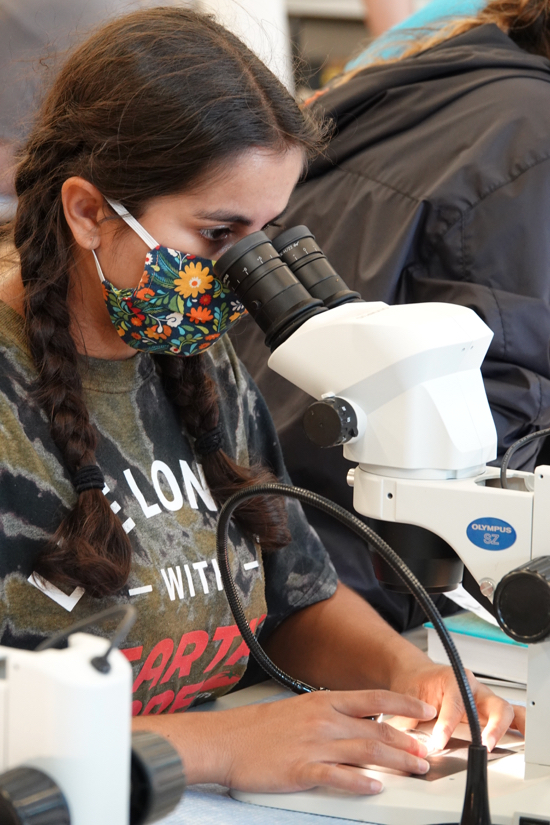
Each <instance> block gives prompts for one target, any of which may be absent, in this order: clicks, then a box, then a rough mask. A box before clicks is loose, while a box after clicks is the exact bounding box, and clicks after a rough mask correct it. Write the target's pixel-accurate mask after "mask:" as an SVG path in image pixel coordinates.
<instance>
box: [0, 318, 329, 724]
mask: <svg viewBox="0 0 550 825" xmlns="http://www.w3.org/2000/svg"><path fill="white" fill-rule="evenodd" d="M205 357H207V358H209V359H210V369H211V374H212V376H213V377H214V379H215V380H216V382H217V385H218V391H219V398H220V402H219V404H220V424H221V426H222V428H223V432H224V446H225V449H226V451H227V452H228V453H229V454H230V455H231V456H233V457H234V458H236V459H237V460H238V462H239V463H240V464H243V465H247V464H248V463H249V461H251V460H253V459H261V460H262V461H263V462H264V463H267V464H268V465H269V466H270V467H271V468H272V469H273V470H274V472H275V473H276V474H277V475H278V476H279V477H280V478H282V479H284V480H288V479H287V477H286V476H285V470H284V467H283V462H282V458H281V453H280V449H279V445H278V441H277V437H276V435H275V431H274V428H273V425H272V422H271V418H270V416H269V413H268V412H267V409H266V407H265V404H264V402H263V399H262V398H261V396H260V395H259V393H258V391H257V389H256V387H255V386H254V384H253V382H252V381H251V379H250V378H249V376H248V375H247V373H246V372H245V370H244V368H243V367H242V366H241V364H240V363H239V361H238V360H237V358H236V356H235V355H234V353H233V350H232V349H231V345H230V343H229V342H228V340H227V338H226V337H225V338H223V339H221V340H220V342H219V343H217V344H216V345H215V346H214V347H212V348H211V349H210V350H208V353H207V354H206V355H205ZM80 371H81V375H82V380H83V385H84V391H85V398H86V403H87V406H88V410H89V412H90V416H91V420H92V421H93V423H94V424H95V425H96V427H97V429H98V431H99V434H100V439H99V444H98V448H97V451H96V456H97V463H98V465H99V467H100V468H101V470H102V472H103V475H104V477H105V480H106V487H105V489H104V493H105V495H106V496H107V498H108V500H109V501H110V503H111V507H112V509H113V511H114V512H115V514H116V515H117V517H118V518H120V520H121V522H122V524H123V527H124V529H125V530H126V532H127V533H128V536H129V538H130V540H131V543H132V546H133V564H132V571H131V574H130V578H129V580H128V583H127V587H125V588H124V590H123V591H122V592H121V593H120V594H119V595H117V596H115V597H110V598H103V599H94V598H92V597H91V596H89V595H88V594H87V593H85V592H84V591H83V590H82V589H81V588H77V589H76V590H74V592H72V593H68V592H64V591H62V590H59V589H58V588H56V587H55V586H54V585H52V584H51V583H45V585H44V589H42V590H41V589H39V588H37V587H36V586H35V584H33V583H32V581H30V580H29V577H31V574H32V572H33V560H34V558H35V557H36V554H37V553H38V551H39V550H40V549H41V548H42V547H43V545H44V542H46V541H47V539H48V538H49V537H50V536H51V535H52V533H53V532H54V531H55V529H56V526H57V525H58V524H59V521H60V519H61V518H62V516H63V514H64V513H65V512H66V511H67V509H68V508H70V507H71V506H72V505H73V504H74V502H75V499H76V494H75V491H74V489H73V486H72V483H71V480H70V476H69V474H68V472H67V470H66V468H65V467H64V465H63V463H62V461H61V457H60V454H59V451H58V450H57V448H56V447H55V445H54V444H53V442H52V439H51V436H50V433H49V427H48V422H47V420H46V416H45V414H44V412H43V411H42V410H41V409H40V408H39V407H38V405H37V404H36V402H35V401H34V400H33V398H32V395H31V388H32V383H33V380H34V379H35V371H34V368H33V366H32V363H31V361H30V357H29V354H28V349H27V346H26V343H25V338H24V334H23V321H22V318H21V317H20V316H19V315H18V314H17V313H15V312H14V311H13V310H12V309H11V308H10V307H8V306H6V305H5V304H1V303H0V641H1V643H2V644H5V645H11V646H15V647H26V648H31V649H32V648H34V647H35V646H36V644H37V643H38V642H39V641H40V640H41V639H43V638H45V637H47V636H49V635H50V634H51V633H52V632H53V631H56V630H59V629H60V628H63V627H67V626H69V625H71V624H73V623H74V622H75V621H78V620H79V619H83V618H86V617H87V616H90V615H92V614H93V613H95V612H97V611H98V610H101V609H104V608H106V607H108V606H110V605H112V604H116V603H131V604H133V605H135V606H136V608H137V611H138V619H137V621H136V624H135V625H134V627H133V628H132V630H131V631H130V634H129V636H128V637H127V639H126V640H125V642H124V644H123V648H124V651H123V652H124V653H125V655H126V656H127V658H128V659H129V661H130V662H131V663H132V667H133V670H134V707H133V710H134V714H145V715H148V714H151V713H162V712H168V713H173V712H176V711H181V710H184V709H185V708H187V707H189V705H190V704H192V703H193V702H196V701H199V700H203V699H204V698H205V697H210V696H212V697H213V696H216V695H221V694H223V693H225V692H226V691H228V690H229V689H230V688H231V687H232V686H234V685H235V683H236V682H238V681H239V679H240V678H241V676H242V674H243V673H244V670H245V668H246V664H247V656H248V650H247V648H246V646H245V644H244V643H243V641H242V639H241V636H240V634H239V631H238V629H237V627H236V625H235V621H234V619H233V617H232V614H231V611H230V609H229V606H228V603H227V600H226V597H225V593H224V591H223V585H222V582H221V578H220V574H219V570H218V566H217V562H216V546H215V538H216V536H215V533H216V507H215V504H214V502H213V501H212V498H211V496H210V494H209V491H208V489H207V486H206V484H205V481H204V476H203V474H202V470H201V467H200V465H199V464H198V462H197V457H196V455H195V454H194V452H193V447H192V442H191V440H190V439H189V438H187V437H186V435H185V433H184V431H183V430H182V427H181V424H180V422H179V420H178V417H177V413H176V411H175V409H174V407H173V406H172V405H171V403H170V402H169V401H168V400H167V398H166V396H165V394H164V391H163V389H162V386H161V381H160V378H159V376H158V374H157V371H156V369H155V365H154V362H153V360H152V358H151V357H150V356H149V355H147V354H145V353H138V354H137V355H136V356H135V357H133V358H130V359H128V360H127V361H102V360H99V359H84V358H82V359H81V365H80ZM287 508H288V512H289V527H290V531H291V534H292V537H293V540H292V543H291V544H290V545H288V547H286V548H283V549H281V550H279V551H276V552H271V553H266V554H265V555H262V552H261V548H260V547H259V546H258V545H257V544H255V543H254V542H253V541H252V540H249V539H248V538H246V537H244V536H243V534H242V533H241V532H240V531H239V529H238V527H237V526H235V525H232V526H231V529H230V540H231V546H230V555H231V564H232V570H233V575H234V578H235V580H236V583H237V585H238V588H239V590H240V593H241V598H242V601H243V605H244V607H245V612H246V615H247V618H248V620H249V622H250V625H251V627H252V628H253V629H254V630H256V631H257V630H259V629H260V628H261V627H264V628H265V632H267V631H268V630H269V629H270V628H273V627H275V626H276V625H277V623H279V622H281V621H282V620H284V618H285V617H287V616H288V615H290V614H291V613H292V612H294V611H296V610H299V609H301V608H302V607H305V606H307V605H310V604H313V603H315V602H317V601H320V600H323V599H326V598H329V597H330V596H331V595H332V594H333V593H334V591H335V588H336V574H335V573H334V569H333V568H332V565H331V563H330V561H329V559H328V556H327V554H326V551H325V549H324V547H323V546H322V544H321V543H320V541H319V539H318V538H317V535H316V534H315V533H314V532H313V530H311V529H310V527H309V525H308V524H307V521H306V519H305V517H304V514H303V512H302V510H301V508H300V506H299V505H298V503H297V502H294V501H292V500H288V503H287ZM266 614H267V619H266ZM94 632H97V633H106V630H105V629H101V628H97V630H96V631H94Z"/></svg>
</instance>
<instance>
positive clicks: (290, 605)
mask: <svg viewBox="0 0 550 825" xmlns="http://www.w3.org/2000/svg"><path fill="white" fill-rule="evenodd" d="M228 346H229V347H230V346H231V345H230V344H229V343H228ZM232 360H233V365H234V366H233V369H234V371H236V372H237V380H238V382H239V384H241V387H242V392H241V397H242V399H243V402H242V403H243V414H244V424H245V428H246V433H247V443H248V452H249V460H250V462H251V463H253V462H254V461H258V462H261V463H262V464H263V465H264V466H266V467H268V468H269V469H270V470H271V471H272V472H273V474H274V475H275V476H276V477H277V478H278V479H279V480H280V481H281V482H283V483H285V484H291V483H292V482H291V480H290V477H289V475H288V473H287V471H286V468H285V465H284V460H283V455H282V451H281V448H280V445H279V439H278V437H277V432H276V430H275V426H274V424H273V421H272V419H271V415H270V413H269V410H268V408H267V405H266V403H265V401H264V399H263V397H262V395H261V394H260V392H259V390H258V388H257V387H256V385H255V383H254V381H253V380H252V378H251V377H250V375H249V374H248V372H247V371H246V369H245V367H244V366H243V365H242V364H241V362H240V361H238V359H237V358H236V356H235V355H234V353H232ZM304 438H305V436H304ZM286 507H287V513H288V528H289V531H290V534H291V536H292V541H291V542H290V544H288V545H287V546H286V547H282V548H280V549H279V550H274V551H269V552H267V551H266V552H264V554H263V564H264V571H265V583H266V584H265V588H266V601H267V608H268V616H267V619H266V622H265V625H264V629H263V631H262V638H265V637H266V636H268V635H269V634H270V633H271V632H272V631H273V630H274V629H275V628H276V627H277V626H278V625H279V624H280V623H281V622H283V621H284V620H285V619H286V618H287V617H288V616H290V615H291V614H292V613H294V612H296V611H298V610H301V609H302V608H304V607H308V606H309V605H312V604H315V603H316V602H320V601H323V600H324V599H328V598H330V597H331V596H332V595H333V594H334V592H335V591H336V586H337V582H338V578H337V575H336V571H335V570H334V567H333V565H332V562H331V561H330V557H329V555H328V553H327V551H326V549H325V547H324V545H323V544H322V542H321V540H320V539H319V537H318V535H317V533H316V532H315V531H314V530H313V528H312V527H310V525H309V524H308V521H307V519H306V516H305V514H304V511H303V509H302V506H301V504H300V502H298V501H297V500H296V499H290V498H288V499H287V500H286Z"/></svg>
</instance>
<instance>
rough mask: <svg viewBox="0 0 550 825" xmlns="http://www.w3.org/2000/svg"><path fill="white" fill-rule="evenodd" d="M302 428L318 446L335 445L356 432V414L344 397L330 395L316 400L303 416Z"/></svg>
mask: <svg viewBox="0 0 550 825" xmlns="http://www.w3.org/2000/svg"><path fill="white" fill-rule="evenodd" d="M303 425H304V430H305V431H306V435H307V437H308V438H309V440H310V441H313V443H314V444H317V446H318V447H337V446H338V445H339V444H346V443H347V442H348V441H350V440H351V439H352V438H355V437H356V436H357V434H358V426H357V415H356V413H355V410H354V409H353V407H352V405H351V404H350V402H349V401H346V399H345V398H338V397H337V396H331V397H329V398H324V399H322V400H321V401H316V402H315V403H314V404H312V405H311V406H310V407H308V409H307V410H306V412H305V414H304V417H303Z"/></svg>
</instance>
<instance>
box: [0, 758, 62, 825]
mask: <svg viewBox="0 0 550 825" xmlns="http://www.w3.org/2000/svg"><path fill="white" fill-rule="evenodd" d="M0 822H1V823H2V825H53V823H55V825H71V817H70V814H69V808H68V805H67V802H66V800H65V797H64V796H63V794H62V792H61V790H60V789H59V787H58V786H57V785H56V784H55V782H54V781H53V779H51V778H50V777H49V776H48V775H47V774H45V773H42V771H39V770H36V769H35V768H27V767H21V768H14V769H13V770H10V771H6V772H5V773H3V774H0Z"/></svg>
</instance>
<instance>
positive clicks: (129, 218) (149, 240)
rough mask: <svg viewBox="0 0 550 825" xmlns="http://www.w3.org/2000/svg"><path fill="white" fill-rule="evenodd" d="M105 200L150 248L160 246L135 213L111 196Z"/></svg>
mask: <svg viewBox="0 0 550 825" xmlns="http://www.w3.org/2000/svg"><path fill="white" fill-rule="evenodd" d="M104 197H105V196H104ZM105 200H106V201H107V203H108V204H109V206H110V207H112V208H113V209H114V210H115V212H116V213H117V215H120V217H121V218H122V220H123V221H125V222H126V223H127V224H128V226H130V227H131V228H132V229H133V230H134V232H136V233H137V234H138V235H139V237H140V238H141V240H142V241H143V242H144V243H146V244H147V246H148V247H149V249H155V247H157V246H159V244H158V243H157V241H155V239H154V238H153V236H152V235H150V234H149V233H148V232H147V230H146V229H144V228H143V226H142V225H141V224H140V223H139V222H138V221H136V219H135V218H134V216H133V215H130V213H129V212H128V210H127V209H125V208H124V206H123V205H122V204H121V203H119V202H118V201H112V200H111V199H110V198H105ZM96 260H97V259H96Z"/></svg>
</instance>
